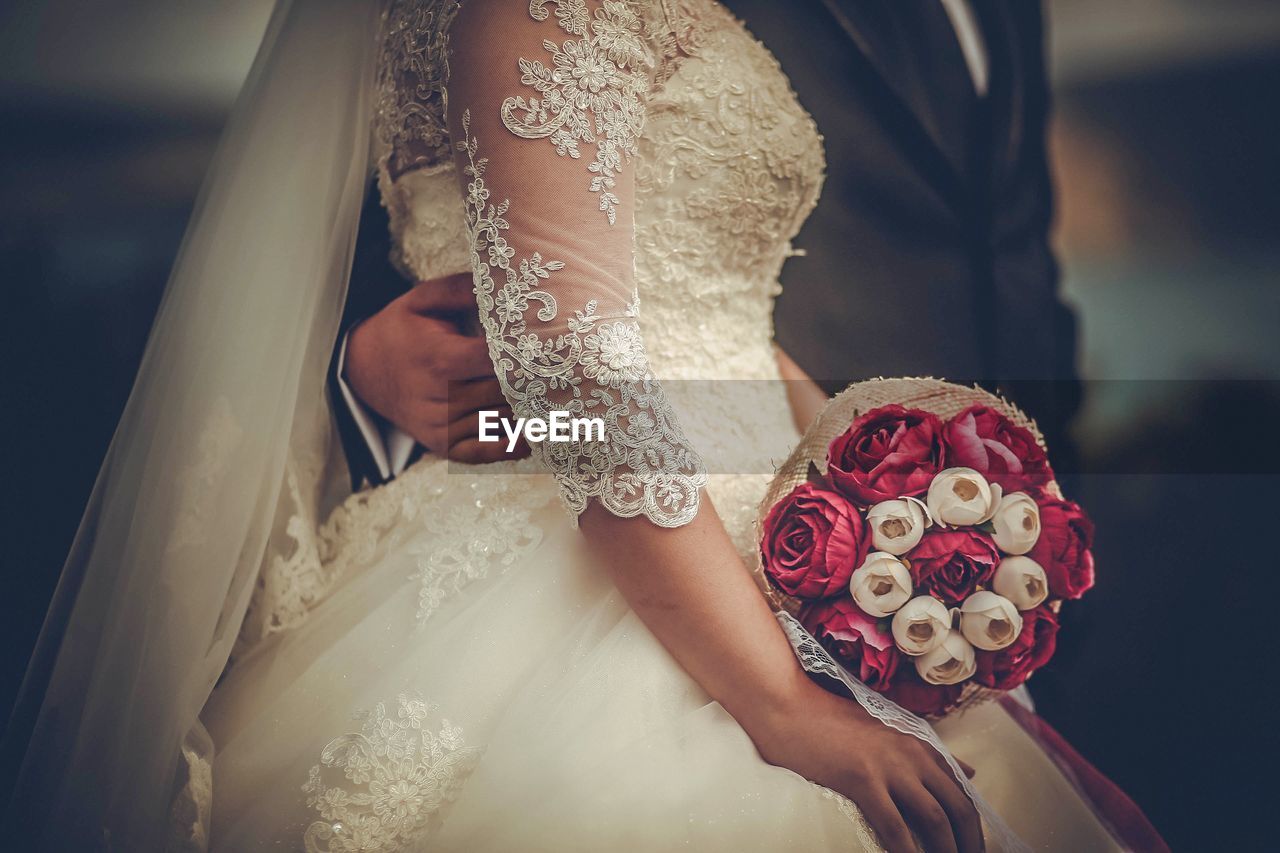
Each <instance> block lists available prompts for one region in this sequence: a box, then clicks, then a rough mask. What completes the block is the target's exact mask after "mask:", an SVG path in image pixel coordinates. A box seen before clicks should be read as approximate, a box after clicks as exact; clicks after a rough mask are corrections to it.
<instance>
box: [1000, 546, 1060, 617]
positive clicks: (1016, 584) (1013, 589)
mask: <svg viewBox="0 0 1280 853" xmlns="http://www.w3.org/2000/svg"><path fill="white" fill-rule="evenodd" d="M991 585H992V586H993V587H995V590H996V592H998V593H1000V594H1001V595H1003V596H1004V597H1005V598H1007V599H1009V600H1010V601H1012V602H1013V606H1014V607H1016V608H1018V609H1019V610H1031V609H1033V608H1035V607H1039V606H1040V604H1041V603H1042V602H1043V601H1044V600H1045V599H1046V598H1048V597H1049V579H1048V577H1047V576H1046V575H1045V573H1044V568H1043V567H1042V566H1041V565H1040V564H1039V563H1037V562H1036V561H1035V560H1033V559H1031V558H1030V557H1020V556H1019V557H1005V558H1004V559H1003V560H1001V561H1000V565H998V566H996V573H995V576H994V577H993V578H992V580H991Z"/></svg>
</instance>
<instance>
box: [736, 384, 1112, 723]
mask: <svg viewBox="0 0 1280 853" xmlns="http://www.w3.org/2000/svg"><path fill="white" fill-rule="evenodd" d="M762 514H763V517H762V519H761V521H760V564H759V571H758V577H759V580H760V581H761V583H762V586H763V588H764V590H765V593H766V595H767V596H768V597H769V598H770V600H771V602H772V603H773V604H774V605H775V607H778V608H781V609H784V610H786V611H787V612H789V613H791V614H792V615H793V616H794V617H795V618H796V619H797V620H798V621H799V622H800V624H801V625H802V626H803V627H804V629H805V630H806V631H808V633H809V634H811V635H812V637H813V638H815V639H816V640H817V641H818V643H820V644H821V645H822V646H823V647H824V648H825V649H826V650H827V652H828V653H829V654H830V655H831V656H832V657H833V658H834V659H835V660H836V661H837V662H839V663H840V664H841V665H843V666H844V667H845V668H846V669H847V670H848V671H849V672H850V673H851V674H852V675H853V676H854V677H856V678H858V679H859V680H861V681H862V682H863V683H864V684H866V685H867V686H868V687H870V688H871V689H873V690H876V691H878V692H880V693H882V694H883V695H885V696H887V697H888V698H890V699H892V700H893V701H894V702H897V703H898V704H899V705H901V706H903V707H905V708H906V709H908V710H910V711H913V712H915V713H917V714H920V715H921V716H924V717H926V718H931V719H936V718H939V717H942V716H944V715H946V714H947V713H949V712H951V711H953V710H956V709H957V708H960V707H964V706H967V705H969V704H972V703H975V702H979V701H983V700H984V699H988V698H991V697H993V696H995V695H998V694H1000V693H1002V692H1005V691H1008V690H1012V689H1013V688H1015V687H1017V686H1018V685H1020V684H1022V683H1023V682H1024V681H1026V680H1027V678H1029V677H1030V676H1031V674H1032V673H1034V672H1035V671H1036V670H1037V669H1039V668H1040V667H1042V666H1044V664H1045V662H1046V661H1048V660H1049V658H1050V657H1052V655H1053V652H1054V647H1055V643H1056V637H1057V633H1058V611H1059V608H1060V606H1061V604H1062V602H1063V601H1064V600H1066V599H1075V598H1079V597H1080V596H1081V595H1083V594H1084V593H1085V591H1087V590H1088V589H1089V588H1090V587H1091V586H1092V585H1093V556H1092V554H1091V551H1090V549H1091V547H1092V544H1093V525H1092V523H1091V522H1090V521H1089V519H1088V517H1087V516H1086V515H1085V514H1084V512H1083V511H1082V510H1081V509H1080V507H1079V506H1078V505H1076V504H1075V503H1072V502H1071V501H1068V500H1066V499H1064V498H1063V496H1062V493H1061V491H1060V490H1059V488H1058V485H1057V483H1056V481H1055V479H1054V473H1053V468H1052V467H1051V466H1050V464H1049V459H1048V456H1047V455H1046V452H1045V448H1044V443H1043V439H1042V438H1041V436H1040V435H1039V433H1038V432H1037V430H1036V429H1035V425H1034V424H1033V423H1032V422H1031V421H1030V420H1029V419H1028V418H1027V417H1026V416H1025V415H1024V414H1023V413H1022V412H1020V411H1019V410H1018V409H1016V408H1015V407H1013V406H1011V405H1009V404H1008V403H1006V402H1005V401H1003V400H1001V399H999V398H998V397H995V396H993V395H990V394H987V393H986V392H984V391H981V390H979V389H973V388H964V387H962V386H958V385H953V384H950V383H946V382H941V381H938V380H931V379H892V380H875V381H871V382H862V383H857V384H855V385H852V386H850V387H849V388H848V389H846V390H845V391H843V392H841V393H840V394H839V395H837V396H836V397H835V398H834V399H833V400H832V401H831V403H830V404H828V406H827V408H826V409H825V410H824V411H823V413H822V415H821V416H819V418H818V419H817V421H816V422H815V424H814V425H813V426H812V427H811V428H810V429H809V430H808V432H806V434H805V436H804V438H803V439H802V440H801V442H800V445H799V447H798V448H797V449H796V451H795V452H794V453H793V454H792V455H791V457H790V458H789V459H788V460H787V462H786V463H784V465H783V466H782V469H781V470H780V471H779V473H778V475H777V477H776V478H775V480H774V483H773V486H772V487H771V489H770V491H769V496H768V497H767V498H766V501H765V504H764V507H763V508H762Z"/></svg>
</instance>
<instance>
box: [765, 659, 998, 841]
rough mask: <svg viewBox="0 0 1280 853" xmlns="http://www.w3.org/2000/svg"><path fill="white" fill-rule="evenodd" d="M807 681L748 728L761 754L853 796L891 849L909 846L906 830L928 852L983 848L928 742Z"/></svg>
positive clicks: (972, 816) (972, 815)
mask: <svg viewBox="0 0 1280 853" xmlns="http://www.w3.org/2000/svg"><path fill="white" fill-rule="evenodd" d="M810 687H812V689H811V690H810V689H807V688H806V689H804V690H803V691H800V693H799V694H797V695H795V696H794V699H788V700H787V702H786V703H785V704H784V706H783V707H780V708H777V709H775V710H773V711H770V712H767V713H766V715H765V718H764V719H763V720H762V721H760V722H759V723H757V724H756V725H753V726H752V727H751V729H749V733H750V734H751V736H752V739H753V740H754V741H755V743H756V747H757V749H759V750H760V754H761V756H762V757H763V758H764V759H765V760H766V761H768V762H769V763H770V764H775V765H778V766H780V767H786V768H787V769H788V770H791V771H793V772H795V773H798V774H800V775H801V776H804V777H805V778H806V779H809V780H811V781H814V782H817V783H818V784H820V785H822V786H824V787H826V788H830V789H831V790H833V791H836V792H838V793H841V794H843V795H845V796H846V797H848V798H849V799H850V800H853V801H854V802H855V803H857V805H858V808H859V809H861V810H862V813H863V815H864V816H865V817H866V819H867V822H868V823H870V824H871V826H872V827H873V828H874V829H875V831H876V834H877V835H878V836H879V837H880V841H881V843H882V844H884V846H885V847H886V849H888V850H889V851H890V853H898V851H904V853H907V851H912V852H913V851H915V849H916V845H915V842H914V841H913V840H912V838H911V830H914V831H915V833H916V835H917V836H919V838H920V841H921V843H922V844H923V845H924V849H925V850H926V851H928V853H935V852H936V851H960V853H968V851H979V850H981V849H982V823H981V820H980V819H979V817H978V812H977V810H976V809H975V808H974V806H973V803H972V801H970V800H969V798H968V797H967V796H966V795H965V793H964V792H963V791H962V790H961V788H960V786H959V784H958V783H957V782H956V779H955V777H954V776H953V775H952V774H951V771H950V769H949V768H948V767H947V765H946V764H945V763H944V761H943V760H942V757H941V756H939V755H938V753H937V752H935V751H934V750H933V748H932V747H930V746H928V745H927V744H926V743H924V742H923V741H921V740H919V739H918V738H915V737H912V736H911V735H907V734H902V733H901V732H898V731H896V730H895V729H891V728H889V727H888V726H886V725H884V724H883V723H881V722H880V721H879V720H876V719H875V718H873V717H871V715H869V714H868V713H867V712H866V711H865V710H863V708H862V706H860V705H859V704H858V703H857V702H855V701H853V700H850V699H844V698H841V697H840V696H836V695H834V694H831V693H828V692H827V691H825V690H823V689H822V688H820V687H818V686H816V685H812V684H811V685H810ZM966 772H969V771H968V770H966ZM908 828H910V829H908Z"/></svg>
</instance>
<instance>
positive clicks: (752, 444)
mask: <svg viewBox="0 0 1280 853" xmlns="http://www.w3.org/2000/svg"><path fill="white" fill-rule="evenodd" d="M462 5H466V6H468V7H470V6H474V7H475V8H466V9H462V10H461V11H460V10H459V6H460V4H458V3H456V2H431V0H400V1H399V2H395V3H392V4H391V6H390V8H389V9H388V11H387V13H386V19H385V21H384V27H383V33H382V36H381V39H382V41H381V46H380V53H379V57H378V64H379V67H378V90H377V95H376V97H377V103H376V116H375V119H374V127H373V138H374V143H373V148H374V152H375V155H376V166H377V173H378V178H379V187H380V191H381V193H382V197H383V202H384V204H385V205H386V207H387V209H388V211H389V213H390V219H391V227H392V229H393V236H394V238H395V244H396V261H397V262H398V263H399V265H400V266H401V267H402V268H403V270H404V271H405V272H406V273H407V274H408V275H411V276H412V277H414V278H416V279H431V278H436V277H439V276H443V275H447V274H452V273H457V272H460V271H466V270H471V271H473V273H474V274H475V276H476V279H475V280H476V287H477V294H478V299H479V303H480V311H481V316H482V323H483V327H484V331H485V334H486V337H487V338H488V341H489V347H490V352H491V355H493V357H494V360H495V365H496V367H497V369H498V371H499V375H500V378H501V380H502V382H503V387H504V392H505V393H506V395H507V397H508V399H509V400H510V401H511V403H512V406H513V409H514V411H515V413H516V414H517V415H521V416H533V415H540V414H541V415H545V414H546V413H547V412H548V411H550V410H554V409H560V410H567V411H571V412H574V413H576V414H584V415H596V414H598V415H600V416H601V417H603V418H604V419H605V421H606V423H607V428H608V432H609V438H610V441H609V442H608V443H607V446H608V447H612V448H614V449H613V450H604V449H602V448H604V447H605V446H606V445H605V444H595V445H592V444H591V443H590V442H583V443H572V442H571V443H568V444H552V443H549V442H548V443H543V444H541V445H536V446H535V447H536V456H535V458H534V459H529V460H524V461H520V462H505V463H498V464H493V465H487V466H479V467H469V466H461V465H456V464H450V463H446V462H445V461H443V460H441V459H438V458H434V457H431V456H428V457H426V458H424V459H422V460H421V461H419V462H418V463H416V464H415V465H413V466H412V467H411V468H409V469H408V470H407V471H405V472H404V473H403V474H402V475H401V476H399V477H398V478H396V479H395V480H394V481H392V482H390V483H388V484H387V485H384V486H381V487H379V488H376V489H372V490H370V491H366V492H361V493H358V494H355V495H352V496H351V497H350V498H348V499H347V500H346V501H345V502H343V503H342V504H341V505H340V506H338V507H337V508H336V509H335V510H334V511H333V512H332V514H331V515H329V517H328V518H327V520H324V521H323V523H322V524H320V525H319V527H318V529H317V530H314V531H306V532H300V533H297V536H298V538H299V541H300V542H302V541H304V540H305V541H306V542H307V543H308V547H305V548H299V549H298V556H297V559H294V560H289V561H280V562H278V563H277V564H274V565H272V566H268V567H267V568H266V569H265V570H264V576H263V577H262V578H260V580H259V583H258V586H257V589H256V590H255V593H254V597H253V601H252V603H251V605H250V608H249V613H248V616H247V617H246V619H245V622H244V628H242V631H241V639H240V644H239V647H238V650H237V654H236V656H235V659H234V662H233V664H232V665H231V666H230V667H229V669H228V671H227V672H226V674H225V675H224V677H223V679H222V681H221V682H220V683H219V685H218V687H217V688H216V690H215V691H214V693H213V695H212V697H211V698H210V700H209V702H208V704H207V705H206V707H205V709H204V711H203V713H202V715H201V719H202V721H203V722H204V724H205V725H206V726H207V727H208V730H209V733H210V735H211V737H212V741H213V744H214V746H215V748H216V758H215V760H214V762H213V772H212V788H213V810H212V821H211V826H210V827H209V830H210V832H211V839H212V847H213V848H214V849H219V850H236V851H240V850H257V849H264V850H265V849H306V850H343V851H347V850H373V851H390V850H416V849H442V850H542V849H546V850H550V849H557V850H559V849H569V850H600V849H619V850H668V849H672V848H674V847H676V846H680V845H685V846H688V847H690V848H691V849H698V850H704V849H707V850H710V849H726V850H728V849H733V850H783V849H803V850H827V849H831V850H837V849H838V850H856V849H866V850H875V849H878V848H877V846H876V843H875V840H874V837H873V835H872V834H871V833H870V831H869V830H868V828H867V826H866V824H865V823H864V821H863V820H862V818H861V815H860V814H859V812H858V811H857V809H856V807H854V806H853V805H852V804H851V803H849V802H848V801H847V800H845V799H843V798H842V797H839V796H837V795H835V794H833V793H832V792H830V791H827V790H825V789H822V788H820V787H818V786H816V785H813V784H811V783H809V782H807V781H805V780H804V779H802V778H800V777H799V776H797V775H795V774H793V773H791V772H789V771H787V770H783V769H780V768H777V767H773V766H769V765H767V764H765V763H764V762H763V761H762V760H761V759H760V757H759V756H758V754H757V753H756V751H755V749H754V747H753V746H752V744H751V742H750V740H749V739H748V738H747V736H746V734H745V733H744V732H743V731H742V729H741V728H740V727H739V726H738V725H737V724H736V723H735V722H734V720H733V719H732V718H731V717H729V716H728V714H727V713H726V712H725V711H724V710H723V709H722V708H720V707H719V706H718V705H717V704H716V703H714V702H711V701H710V700H709V699H708V697H707V696H706V695H705V693H704V692H703V691H702V690H701V689H700V688H699V686H698V685H697V684H696V683H695V682H693V681H692V680H691V679H690V678H689V677H688V676H687V675H686V674H685V673H684V672H683V671H682V670H681V669H680V668H679V667H678V665H677V664H676V663H675V662H674V660H673V659H672V658H671V657H670V656H669V655H668V654H667V653H666V651H665V650H664V649H663V648H662V647H661V646H660V644H659V643H658V642H657V641H656V639H655V638H654V637H653V636H652V635H651V634H650V633H649V632H648V630H647V629H646V628H645V626H644V625H643V624H642V623H641V622H640V621H639V619H638V618H637V617H636V615H635V614H634V613H633V612H631V610H630V609H629V608H628V607H627V605H626V602H625V601H624V600H623V599H622V597H621V595H620V594H619V592H618V591H617V590H616V589H615V588H614V587H613V585H612V584H611V582H610V581H609V579H608V577H607V575H606V573H605V572H604V571H603V570H602V568H601V567H599V566H596V565H593V563H592V561H591V560H590V559H589V558H588V556H587V555H586V553H585V550H584V548H583V547H582V545H581V543H580V541H579V534H578V533H577V531H576V529H575V527H576V525H575V517H576V514H577V513H578V512H580V511H581V510H582V509H583V508H584V506H585V505H586V503H587V502H588V501H591V500H599V501H601V502H602V503H603V504H604V506H605V507H607V508H608V509H609V510H610V511H612V512H614V513H615V514H619V515H624V516H637V515H643V516H645V517H647V518H648V519H650V520H651V521H653V522H654V523H656V524H659V525H662V526H675V525H679V524H682V523H684V522H686V521H688V520H689V519H690V518H691V517H692V516H693V514H694V513H695V512H696V509H697V505H698V502H699V500H700V497H699V489H700V488H702V487H703V486H705V490H706V494H707V495H709V496H710V498H711V500H713V501H714V503H715V505H716V508H717V510H718V512H719V514H720V517H721V518H722V519H723V521H724V524H725V526H726V528H727V529H728V532H729V534H730V535H731V537H732V539H733V540H734V542H735V544H736V545H737V547H738V549H739V550H740V552H741V554H742V557H743V559H744V560H747V561H754V559H755V531H754V528H753V521H754V518H755V516H756V513H757V509H758V504H759V502H760V500H761V497H762V496H763V494H764V491H765V488H766V486H767V483H768V481H769V473H768V472H769V470H770V469H769V466H770V464H771V463H772V462H775V461H777V460H781V459H782V458H784V457H785V456H786V454H787V453H788V451H789V450H790V448H791V446H792V445H793V444H794V442H795V441H796V439H797V435H796V432H795V429H794V427H793V426H792V422H791V416H790V412H789V409H788V405H787V400H786V396H785V392H784V389H783V385H782V383H780V382H776V381H758V380H777V379H778V378H779V377H778V373H777V369H776V366H775V365H776V363H775V360H774V353H773V349H772V324H771V310H772V300H773V297H774V296H775V295H776V294H777V292H778V283H777V282H778V273H779V270H780V268H781V266H782V264H783V263H784V262H785V260H786V258H787V257H788V255H789V254H791V253H793V252H794V251H796V249H795V248H793V247H792V244H791V242H790V241H791V239H792V238H793V237H794V235H795V234H796V232H797V231H798V229H799V227H800V225H801V223H802V222H803V221H804V218H805V216H806V215H807V214H808V213H809V212H810V210H811V209H812V207H813V206H814V204H815V201H816V199H817V196H818V193H819V190H820V187H821V183H822V172H823V163H824V160H823V156H824V155H823V150H822V139H821V136H820V135H819V133H818V131H817V129H816V128H815V126H814V124H813V122H812V120H811V119H810V118H809V116H808V115H807V114H806V113H805V111H804V109H803V108H802V107H801V105H800V104H799V103H798V101H797V99H796V97H795V95H794V93H793V92H792V91H791V89H790V87H789V85H788V82H787V80H786V78H785V76H784V75H783V74H782V72H781V70H780V68H779V67H778V65H777V63H776V62H775V61H774V60H773V58H772V57H771V56H770V54H769V53H768V52H767V51H766V50H765V48H764V47H763V46H762V45H761V44H760V43H758V42H757V41H756V40H755V39H754V38H752V36H751V35H750V34H749V33H747V32H746V31H745V29H744V28H743V27H742V26H741V25H740V24H739V23H738V22H737V21H736V20H735V19H734V18H733V17H732V16H731V15H730V14H729V13H728V12H727V11H726V10H725V9H724V8H723V7H721V6H719V5H718V4H716V3H715V2H713V0H636V2H620V0H608V1H607V2H603V3H597V2H594V0H593V2H584V0H560V2H556V0H532V2H528V3H524V2H520V3H515V2H506V3H501V4H500V3H497V2H489V0H472V2H470V3H466V4H462ZM469 16H471V17H469ZM455 27H456V29H457V31H456V32H455ZM844 156H856V152H847V153H845V154H844ZM460 172H461V173H462V174H461V175H460V174H459V173H460ZM354 286H358V283H355V285H354ZM641 301H643V331H644V336H643V339H642V338H641V320H640V317H641V310H640V303H641ZM869 345H870V344H869ZM655 377H657V378H660V379H661V383H659V382H658V381H657V379H656V378H655ZM749 380H757V381H749ZM618 448H621V450H620V451H619V450H618ZM566 509H567V510H568V512H566ZM797 724H798V725H802V724H803V721H797ZM938 730H939V732H940V733H941V734H942V736H943V738H944V740H945V741H946V742H947V743H948V744H949V745H950V747H951V748H952V750H953V751H954V753H955V754H956V755H957V756H958V757H960V758H961V759H962V760H964V761H966V762H968V763H969V764H971V765H973V766H974V767H975V768H976V769H977V778H976V784H977V786H978V788H979V789H980V790H981V791H982V793H983V794H984V795H985V797H986V798H987V800H988V801H989V802H991V803H992V804H993V805H994V806H995V808H996V809H997V811H999V812H1000V813H1001V815H1002V816H1003V817H1004V818H1005V820H1006V821H1007V822H1008V823H1009V824H1010V825H1011V826H1012V827H1013V829H1014V830H1015V831H1016V832H1017V833H1018V834H1019V835H1020V836H1021V837H1022V838H1023V839H1024V840H1026V841H1027V842H1029V843H1030V844H1032V845H1033V846H1035V847H1038V848H1050V849H1062V850H1085V849H1088V850H1100V849H1108V848H1112V847H1114V846H1115V844H1114V842H1113V841H1112V840H1111V837H1110V835H1109V834H1108V833H1107V831H1106V829H1105V828H1104V827H1103V826H1102V825H1101V823H1100V822H1099V820H1098V819H1097V818H1096V817H1095V816H1094V815H1093V813H1092V812H1091V811H1090V809H1089V807H1088V805H1087V804H1086V803H1085V802H1084V801H1083V800H1082V798H1081V797H1080V796H1079V795H1078V794H1077V793H1076V791H1075V789H1074V788H1073V787H1072V785H1071V784H1070V783H1069V782H1068V781H1067V779H1066V778H1065V777H1064V776H1063V775H1062V774H1061V773H1060V772H1059V771H1058V770H1057V769H1056V768H1055V767H1054V765H1053V763H1052V762H1051V761H1050V760H1049V758H1048V757H1047V756H1046V755H1045V754H1044V753H1043V752H1042V751H1041V750H1040V748H1039V747H1038V746H1037V745H1036V744H1035V742H1034V741H1033V740H1032V739H1031V738H1030V737H1029V736H1028V735H1027V734H1026V733H1025V732H1024V731H1023V730H1022V729H1021V728H1019V727H1018V726H1017V725H1016V724H1015V723H1014V722H1013V721H1012V720H1011V719H1010V717H1009V716H1008V715H1007V714H1006V713H1005V711H1003V710H1002V709H1001V708H1000V707H999V706H998V705H994V704H993V705H987V706H983V707H979V708H976V709H972V710H970V711H967V712H965V713H964V714H962V715H960V716H958V717H956V718H953V719H948V720H946V721H944V722H943V723H942V724H940V725H939V726H938ZM196 835H200V833H196Z"/></svg>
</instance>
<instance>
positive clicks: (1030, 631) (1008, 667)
mask: <svg viewBox="0 0 1280 853" xmlns="http://www.w3.org/2000/svg"><path fill="white" fill-rule="evenodd" d="M1057 638H1058V616H1057V614H1056V613H1054V612H1053V610H1052V609H1051V608H1050V607H1048V606H1047V605H1044V604H1042V605H1040V606H1039V607H1037V608H1035V609H1034V610H1028V611H1026V612H1024V613H1023V614H1022V633H1020V634H1018V639H1016V640H1014V641H1013V644H1012V645H1010V646H1006V647H1005V648H1003V649H1001V650H1000V651H998V652H978V671H977V673H975V674H974V676H973V678H974V680H975V681H977V682H978V683H979V684H981V685H983V686H984V687H991V688H994V689H996V690H1012V689H1013V688H1015V687H1017V686H1018V685H1019V684H1021V683H1022V682H1024V681H1026V680H1027V678H1028V677H1029V676H1030V675H1031V673H1033V672H1035V671H1036V670H1037V669H1039V668H1040V667H1042V666H1044V665H1045V664H1046V663H1048V661H1049V658H1051V657H1053V652H1054V649H1055V648H1057V644H1058V639H1057Z"/></svg>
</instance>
